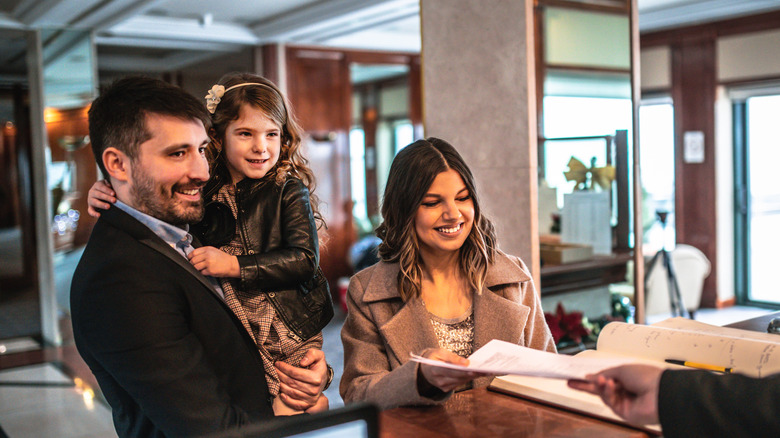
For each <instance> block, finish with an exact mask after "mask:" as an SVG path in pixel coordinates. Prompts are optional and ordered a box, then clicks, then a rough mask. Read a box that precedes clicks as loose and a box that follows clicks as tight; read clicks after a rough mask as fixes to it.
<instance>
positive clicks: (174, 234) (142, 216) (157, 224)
mask: <svg viewBox="0 0 780 438" xmlns="http://www.w3.org/2000/svg"><path fill="white" fill-rule="evenodd" d="M114 205H115V206H116V207H118V208H119V209H121V210H122V211H124V212H125V213H127V214H129V215H130V216H132V217H133V218H135V219H136V220H137V221H138V222H141V223H142V224H144V225H146V226H147V227H149V229H150V230H152V232H153V233H154V234H156V235H157V236H159V237H160V238H161V239H162V240H163V241H165V243H167V244H168V245H170V246H171V248H173V249H174V250H176V252H178V253H179V254H181V255H182V256H183V257H184V258H185V259H186V258H187V256H188V255H189V253H191V252H192V251H193V250H194V249H195V247H193V246H192V234H190V233H189V229H190V226H189V225H185V226H184V227H185V228H179V227H177V226H175V225H171V224H169V223H168V222H164V221H161V220H160V219H157V218H156V217H153V216H149V215H148V214H146V213H142V212H140V211H138V210H136V209H135V208H133V207H131V206H129V205H127V204H125V203H124V202H122V201H120V200H117V201H116V203H115V204H114ZM188 261H189V259H188ZM204 277H206V278H208V279H209V281H210V282H211V284H212V286H214V289H215V290H216V291H217V293H218V294H219V296H221V297H222V298H223V299H224V298H225V294H224V293H223V292H222V287H221V286H220V285H219V281H218V280H217V279H216V278H214V277H211V276H208V275H205V276H204Z"/></svg>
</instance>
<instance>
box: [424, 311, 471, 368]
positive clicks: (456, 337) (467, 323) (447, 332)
mask: <svg viewBox="0 0 780 438" xmlns="http://www.w3.org/2000/svg"><path fill="white" fill-rule="evenodd" d="M428 314H429V315H430V317H431V324H432V325H433V332H434V333H436V339H438V340H439V347H441V348H443V349H445V350H449V351H452V352H453V353H455V354H457V355H458V356H461V357H469V356H471V353H472V352H473V351H474V312H473V309H472V308H471V307H469V309H468V310H467V311H466V312H465V313H464V314H463V315H460V316H456V317H455V318H440V317H438V316H436V315H434V314H433V313H430V312H428Z"/></svg>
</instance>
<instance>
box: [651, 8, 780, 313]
mask: <svg viewBox="0 0 780 438" xmlns="http://www.w3.org/2000/svg"><path fill="white" fill-rule="evenodd" d="M778 28H780V12H770V13H766V14H759V15H753V16H748V17H740V18H735V19H731V20H725V21H719V22H714V23H707V24H701V25H696V26H691V27H686V28H679V29H674V30H668V31H658V32H653V33H646V34H643V35H641V45H642V48H643V49H646V48H649V47H657V46H668V47H669V48H670V51H671V57H672V62H671V69H672V76H671V77H672V84H671V90H669V91H670V92H671V95H672V99H673V101H674V123H675V128H674V132H675V145H676V146H675V179H676V182H675V190H676V200H675V209H676V215H675V216H676V219H675V220H676V225H677V228H676V232H677V242H678V243H686V244H689V245H693V246H695V247H697V248H698V249H700V250H701V251H702V252H703V253H704V254H705V255H706V256H707V258H708V259H709V260H710V263H712V271H711V274H710V276H709V277H707V280H706V281H705V283H704V289H703V291H702V298H701V306H702V307H717V306H719V305H720V303H719V302H718V291H717V277H718V265H717V246H718V241H717V240H718V239H717V229H716V228H717V215H716V208H717V206H716V202H717V199H716V184H715V174H716V162H715V158H716V157H715V98H716V88H717V86H718V79H717V70H716V68H717V67H716V66H717V63H716V61H717V59H716V56H717V53H716V44H717V39H718V37H721V36H726V35H736V34H743V33H750V32H758V31H762V30H767V29H778ZM687 131H701V132H703V133H704V156H705V159H704V162H703V163H686V162H685V161H684V160H683V147H684V135H685V132H687Z"/></svg>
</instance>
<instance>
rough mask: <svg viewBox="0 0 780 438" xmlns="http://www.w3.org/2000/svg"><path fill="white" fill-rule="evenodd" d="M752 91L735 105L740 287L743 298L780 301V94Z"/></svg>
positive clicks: (763, 301) (777, 303) (765, 301)
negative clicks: (779, 271)
mask: <svg viewBox="0 0 780 438" xmlns="http://www.w3.org/2000/svg"><path fill="white" fill-rule="evenodd" d="M774 93H775V94H773V95H763V96H762V95H759V96H756V95H754V96H750V97H747V98H745V99H744V101H742V102H738V103H736V104H735V107H734V130H735V136H734V137H735V150H736V154H735V169H734V174H735V184H736V199H737V204H738V208H737V213H736V218H735V223H736V235H737V243H736V248H735V250H736V268H737V269H736V273H737V282H736V291H737V296H738V298H739V300H740V302H748V303H752V304H769V305H774V306H776V305H779V304H780V297H779V296H778V295H777V293H776V291H775V289H776V286H775V284H776V278H775V276H774V269H775V265H776V263H775V262H774V260H775V258H776V257H775V254H776V253H777V248H778V247H779V246H780V234H778V233H777V224H778V223H780V186H778V184H777V168H776V166H777V163H778V162H780V149H778V148H777V146H776V144H777V138H778V137H780V125H778V123H777V114H778V112H780V94H777V90H774Z"/></svg>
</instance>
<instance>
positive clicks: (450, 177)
mask: <svg viewBox="0 0 780 438" xmlns="http://www.w3.org/2000/svg"><path fill="white" fill-rule="evenodd" d="M473 225H474V201H473V200H472V198H471V193H469V190H468V189H467V188H466V184H464V183H463V179H462V178H461V177H460V175H459V174H458V172H456V171H455V170H453V169H450V170H447V171H445V172H442V173H440V174H438V175H437V176H436V179H434V180H433V184H431V187H430V188H429V189H428V192H427V193H426V194H425V196H423V200H422V203H421V204H420V206H419V207H418V208H417V213H416V214H415V218H414V230H415V232H416V233H417V239H418V240H419V242H420V250H421V251H422V252H424V253H428V254H432V255H444V254H446V253H451V252H453V251H459V250H460V248H461V246H463V243H464V242H465V241H466V238H467V237H468V236H469V234H470V233H471V228H472V227H473Z"/></svg>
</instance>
